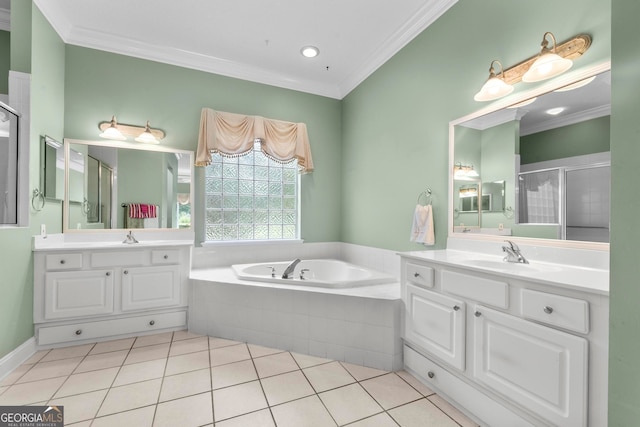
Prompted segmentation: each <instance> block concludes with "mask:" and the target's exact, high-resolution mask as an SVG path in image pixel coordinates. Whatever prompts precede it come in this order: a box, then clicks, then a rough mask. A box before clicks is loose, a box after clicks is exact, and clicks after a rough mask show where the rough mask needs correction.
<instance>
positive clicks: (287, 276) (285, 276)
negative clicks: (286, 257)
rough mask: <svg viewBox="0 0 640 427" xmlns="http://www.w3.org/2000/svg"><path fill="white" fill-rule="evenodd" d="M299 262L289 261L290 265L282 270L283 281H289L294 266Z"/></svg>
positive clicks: (298, 260)
mask: <svg viewBox="0 0 640 427" xmlns="http://www.w3.org/2000/svg"><path fill="white" fill-rule="evenodd" d="M299 262H300V258H296V259H294V260H293V261H291V264H289V265H288V266H287V268H285V269H284V273H282V278H283V279H291V278H292V277H293V276H292V274H293V270H295V268H296V265H298V263H299Z"/></svg>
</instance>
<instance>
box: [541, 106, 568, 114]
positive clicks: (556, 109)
mask: <svg viewBox="0 0 640 427" xmlns="http://www.w3.org/2000/svg"><path fill="white" fill-rule="evenodd" d="M564 110H565V108H564V107H557V108H551V109H550V110H547V111H545V113H547V114H551V115H552V116H557V115H558V114H560V113H562V112H563V111H564Z"/></svg>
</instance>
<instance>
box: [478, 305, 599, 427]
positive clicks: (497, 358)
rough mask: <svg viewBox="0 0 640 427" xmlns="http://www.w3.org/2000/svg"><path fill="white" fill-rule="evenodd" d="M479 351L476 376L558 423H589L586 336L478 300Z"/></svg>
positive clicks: (574, 426)
mask: <svg viewBox="0 0 640 427" xmlns="http://www.w3.org/2000/svg"><path fill="white" fill-rule="evenodd" d="M474 355H475V361H474V376H475V377H476V378H477V379H478V381H480V382H481V383H483V384H485V385H486V386H488V387H490V388H491V389H493V390H495V391H497V392H498V393H500V394H502V395H503V396H504V397H505V398H507V399H508V400H511V401H513V402H515V403H517V404H519V405H521V406H522V407H524V408H526V409H528V410H530V411H532V412H533V413H535V414H537V415H539V416H541V417H543V418H545V419H546V420H548V421H550V422H551V423H552V424H553V425H559V426H563V427H577V426H586V425H587V417H586V409H587V406H586V403H587V400H586V399H587V367H588V364H587V355H588V346H587V341H586V340H585V339H584V338H581V337H577V336H574V335H571V334H568V333H565V332H561V331H558V330H556V329H552V328H548V327H545V326H541V325H538V324H535V323H532V322H528V321H526V320H523V319H519V318H516V317H514V316H510V315H507V314H504V313H500V312H497V311H494V310H491V309H489V308H486V307H482V306H477V307H475V313H474Z"/></svg>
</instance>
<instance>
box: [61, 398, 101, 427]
mask: <svg viewBox="0 0 640 427" xmlns="http://www.w3.org/2000/svg"><path fill="white" fill-rule="evenodd" d="M106 394H107V390H98V391H92V392H90V393H83V394H78V395H76V396H68V397H61V398H55V399H51V400H50V401H49V405H56V406H64V422H65V425H66V424H72V423H76V422H79V421H85V420H90V419H92V418H94V417H95V416H96V413H97V412H98V408H100V404H101V403H102V401H103V400H104V396H105V395H106Z"/></svg>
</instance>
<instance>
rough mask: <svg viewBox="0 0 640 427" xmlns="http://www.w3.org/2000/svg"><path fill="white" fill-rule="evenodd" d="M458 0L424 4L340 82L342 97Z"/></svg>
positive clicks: (443, 0) (441, 0) (440, 0)
mask: <svg viewBox="0 0 640 427" xmlns="http://www.w3.org/2000/svg"><path fill="white" fill-rule="evenodd" d="M457 2H458V0H439V1H431V2H428V3H426V4H425V5H424V6H422V7H421V8H420V9H419V10H417V11H416V13H414V14H413V17H412V18H411V19H410V20H409V21H407V22H406V23H405V25H403V26H402V28H400V29H399V30H398V31H396V32H395V33H394V34H393V35H392V36H391V37H389V38H388V39H387V41H386V42H385V43H384V44H383V45H382V46H380V47H379V48H378V49H377V50H376V51H375V52H374V53H373V54H372V55H371V56H370V57H369V59H368V60H366V61H365V63H364V64H363V65H362V66H361V67H360V68H358V69H357V70H356V71H355V72H353V73H351V75H349V76H348V77H347V78H346V79H345V80H344V81H343V82H342V83H340V85H339V88H340V93H341V95H342V98H344V97H345V96H347V95H348V94H349V93H350V92H351V91H352V90H353V89H355V88H356V87H358V85H359V84H360V83H362V82H363V81H364V80H365V79H366V78H367V77H369V76H370V75H371V74H373V73H374V72H375V71H376V70H377V69H378V68H380V67H381V66H382V65H383V64H384V63H385V62H387V61H388V60H389V59H391V58H392V57H393V55H395V54H396V53H398V51H400V49H402V48H403V47H405V46H406V45H407V44H408V43H409V42H410V41H411V40H413V39H414V38H416V37H417V36H418V34H420V33H421V32H423V31H424V30H425V29H426V28H427V27H428V26H429V25H431V24H432V23H434V22H435V21H436V20H437V19H438V18H439V17H440V16H442V14H443V13H445V12H446V11H447V10H449V8H451V7H452V6H453V5H454V4H456V3H457Z"/></svg>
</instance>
